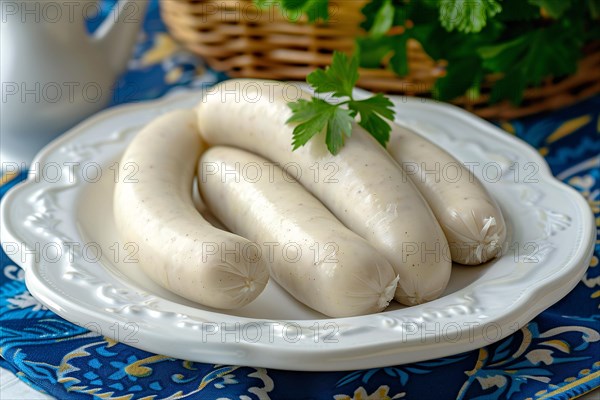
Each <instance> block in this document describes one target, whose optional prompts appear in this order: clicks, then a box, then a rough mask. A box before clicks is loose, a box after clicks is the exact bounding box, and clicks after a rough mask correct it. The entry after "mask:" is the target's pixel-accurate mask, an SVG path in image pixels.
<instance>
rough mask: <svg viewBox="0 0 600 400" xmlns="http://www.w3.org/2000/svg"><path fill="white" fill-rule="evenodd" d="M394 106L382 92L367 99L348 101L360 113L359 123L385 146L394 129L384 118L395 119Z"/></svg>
mask: <svg viewBox="0 0 600 400" xmlns="http://www.w3.org/2000/svg"><path fill="white" fill-rule="evenodd" d="M393 106H394V104H393V103H392V102H391V101H390V99H388V98H387V97H385V96H384V95H383V94H381V93H377V94H376V95H375V96H373V97H370V98H368V99H365V100H358V101H356V100H352V101H350V102H349V103H348V107H349V108H350V109H351V110H354V111H356V112H357V113H358V114H359V115H360V121H359V123H358V124H359V125H360V126H362V127H363V128H365V130H366V131H367V132H369V133H370V134H371V135H372V136H373V137H374V138H375V139H377V141H378V142H379V143H381V145H382V146H383V147H385V146H386V145H387V142H388V141H389V140H390V131H391V130H392V128H391V127H390V125H389V124H388V123H387V122H386V121H385V120H384V119H383V118H387V119H389V120H390V121H393V120H394V109H393ZM382 117H383V118H382Z"/></svg>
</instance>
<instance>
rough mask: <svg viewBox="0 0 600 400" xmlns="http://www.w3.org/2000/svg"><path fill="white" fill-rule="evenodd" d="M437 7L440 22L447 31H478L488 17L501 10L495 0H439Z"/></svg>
mask: <svg viewBox="0 0 600 400" xmlns="http://www.w3.org/2000/svg"><path fill="white" fill-rule="evenodd" d="M439 7H440V23H441V24H442V26H443V27H444V28H446V30H448V31H449V32H450V31H453V30H454V29H456V30H458V31H459V32H465V33H476V32H479V31H481V30H482V29H483V27H485V25H486V23H487V19H488V18H491V17H493V16H494V15H496V14H498V13H499V12H500V11H502V7H501V6H500V4H499V3H498V2H497V1H496V0H475V1H473V0H441V1H440V4H439Z"/></svg>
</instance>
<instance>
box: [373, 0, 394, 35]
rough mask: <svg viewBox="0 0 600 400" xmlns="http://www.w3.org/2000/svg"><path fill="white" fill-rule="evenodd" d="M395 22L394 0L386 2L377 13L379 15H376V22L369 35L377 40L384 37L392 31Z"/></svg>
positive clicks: (386, 0)
mask: <svg viewBox="0 0 600 400" xmlns="http://www.w3.org/2000/svg"><path fill="white" fill-rule="evenodd" d="M393 22H394V6H393V5H392V0H385V1H384V2H383V4H382V5H381V8H379V10H378V11H377V14H375V20H374V21H373V26H372V27H371V30H370V31H369V33H370V34H371V36H372V37H375V38H377V37H380V36H383V35H385V34H386V32H387V31H389V30H390V28H391V27H392V23H393Z"/></svg>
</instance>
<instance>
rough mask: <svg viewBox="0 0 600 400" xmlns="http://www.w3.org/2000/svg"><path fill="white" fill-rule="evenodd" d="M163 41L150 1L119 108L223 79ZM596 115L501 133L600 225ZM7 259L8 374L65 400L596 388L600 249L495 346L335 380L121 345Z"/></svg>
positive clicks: (500, 394) (1, 276) (591, 111)
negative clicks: (71, 313) (533, 154)
mask: <svg viewBox="0 0 600 400" xmlns="http://www.w3.org/2000/svg"><path fill="white" fill-rule="evenodd" d="M109 3H110V1H109V2H104V3H103V4H104V5H105V6H107V7H108V5H109ZM105 10H106V9H105ZM164 31H165V29H164V26H163V24H162V22H161V20H160V17H159V13H158V5H157V3H156V2H155V1H152V2H151V3H150V9H149V14H148V17H147V19H146V21H145V26H144V35H143V36H142V37H141V38H140V43H139V44H138V47H137V49H136V52H135V56H134V59H133V60H132V62H131V63H130V67H129V71H128V73H127V74H126V75H125V76H124V77H123V78H122V80H121V81H120V83H119V85H118V89H117V93H116V95H115V96H114V99H115V100H114V103H115V104H118V103H123V102H130V101H139V100H144V99H150V98H155V97H158V96H161V95H163V94H164V93H166V92H167V91H169V90H171V89H172V88H173V87H176V86H185V87H190V86H192V87H197V86H201V85H206V84H211V83H213V82H215V81H218V80H220V79H222V78H223V76H221V75H219V74H216V73H214V72H211V71H209V70H207V69H206V68H205V67H204V65H203V64H202V63H201V62H200V61H199V60H198V59H197V58H195V57H194V56H192V55H191V54H189V53H188V52H186V51H184V50H183V49H181V48H180V47H179V46H177V45H176V44H175V43H174V42H173V40H172V39H171V38H170V37H169V36H168V35H167V34H165V33H164ZM599 111H600V97H595V98H592V99H589V100H587V101H585V102H582V103H580V104H577V105H574V106H572V107H570V108H567V109H563V110H561V111H559V112H555V113H552V114H551V115H542V116H535V117H531V118H527V119H522V120H518V121H512V122H506V123H501V124H500V125H501V126H502V128H504V129H505V130H506V131H508V132H509V133H508V134H513V135H516V136H518V137H519V138H521V139H523V140H525V141H527V142H528V143H530V144H531V145H532V146H534V147H536V148H538V149H539V151H540V153H541V154H542V155H544V157H545V158H546V160H547V161H548V163H549V164H550V166H551V168H552V171H553V172H554V174H555V175H557V176H558V177H559V178H560V179H562V180H563V181H565V182H567V183H568V184H570V185H572V186H573V187H574V188H576V189H577V190H578V191H580V192H581V194H582V195H583V196H585V197H586V198H587V199H588V201H589V203H590V206H591V207H592V209H593V211H594V213H595V216H596V224H597V225H600V157H599V156H598V154H600V137H599V131H600V120H599ZM24 178H25V172H23V173H21V174H20V175H16V176H10V177H3V179H2V182H1V184H2V186H1V187H0V196H2V195H4V193H6V191H7V190H9V189H10V187H12V186H13V185H14V184H15V183H17V182H18V181H20V180H22V179H24ZM0 255H1V260H0V262H1V264H0V268H1V271H0V272H1V273H0V324H1V325H0V354H1V356H2V358H1V359H0V366H2V367H4V368H8V369H10V370H12V371H13V372H14V373H15V374H17V376H18V377H19V378H20V379H22V380H23V381H25V382H27V383H28V384H30V385H31V386H33V387H34V388H36V389H38V390H41V391H44V392H46V393H49V394H51V395H53V396H55V397H57V398H59V399H68V398H73V399H79V398H81V399H84V398H90V397H91V396H95V397H98V398H103V399H108V398H110V399H116V398H119V399H141V398H145V399H151V398H155V399H162V398H167V397H168V398H172V399H176V398H202V399H216V398H219V399H266V398H273V399H308V398H315V399H338V400H339V399H389V398H392V399H398V398H407V399H430V398H431V399H454V398H461V399H473V398H483V399H498V398H515V399H524V398H534V399H542V398H552V399H566V398H572V397H574V396H577V395H580V394H582V393H585V392H588V391H590V390H592V389H593V388H596V387H598V386H600V267H598V257H599V255H600V242H598V241H597V242H596V252H595V256H594V258H593V259H592V262H591V265H590V268H589V269H588V271H587V273H586V275H585V276H584V278H583V279H582V281H581V282H580V283H579V284H578V286H577V287H576V288H575V289H574V290H573V291H572V292H571V293H570V294H569V295H568V296H567V297H565V298H564V299H563V300H562V301H560V302H559V303H557V304H556V305H554V306H552V307H551V308H550V309H548V310H546V311H545V312H543V313H542V314H541V315H540V316H538V317H537V318H536V319H535V320H533V321H532V322H531V323H529V324H528V325H527V326H525V327H524V328H522V329H521V330H520V331H518V332H517V333H515V334H513V335H512V336H510V337H508V338H506V339H504V340H502V341H500V342H498V343H495V344H493V345H491V346H488V347H486V348H482V349H479V350H476V351H471V352H468V353H463V354H459V355H456V356H453V357H447V358H443V359H438V360H430V361H427V362H420V363H414V364H409V365H402V366H396V367H388V368H376V369H370V370H360V371H351V372H347V371H346V372H327V373H307V372H290V371H280V370H273V369H262V368H252V367H243V366H226V365H212V364H202V363H193V362H187V361H184V360H177V359H173V358H169V357H164V356H160V355H155V354H151V353H148V352H145V351H141V350H137V349H135V348H132V347H129V346H127V345H125V344H122V343H116V342H113V341H111V340H109V339H106V338H104V337H101V336H99V335H97V334H94V333H90V332H88V331H86V330H85V329H83V328H80V327H78V326H76V325H73V324H71V323H69V322H67V321H65V320H63V319H62V318H60V317H58V316H57V315H55V314H53V313H52V312H50V311H48V310H47V309H46V308H45V307H44V306H43V305H42V304H40V303H39V302H38V301H37V300H36V299H35V298H34V297H32V296H31V294H30V293H29V292H28V291H27V288H26V287H25V284H24V280H23V271H22V270H20V268H19V267H17V266H16V265H15V264H14V263H13V262H12V261H11V260H10V259H9V258H8V257H7V256H6V255H5V254H4V253H3V252H2V253H1V254H0ZM289 361H290V367H292V368H293V363H294V360H289ZM0 396H1V395H0Z"/></svg>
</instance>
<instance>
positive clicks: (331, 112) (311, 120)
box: [287, 52, 394, 154]
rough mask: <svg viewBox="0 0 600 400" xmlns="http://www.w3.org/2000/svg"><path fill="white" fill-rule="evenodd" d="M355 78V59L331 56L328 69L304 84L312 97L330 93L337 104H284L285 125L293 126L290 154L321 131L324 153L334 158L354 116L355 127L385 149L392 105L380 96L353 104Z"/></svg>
mask: <svg viewBox="0 0 600 400" xmlns="http://www.w3.org/2000/svg"><path fill="white" fill-rule="evenodd" d="M358 78H359V74H358V59H357V58H356V57H352V58H350V59H349V58H348V57H347V56H346V54H344V53H340V52H335V53H334V54H333V61H332V63H331V65H330V66H329V67H327V68H326V69H324V70H323V69H317V70H315V71H313V72H312V73H310V74H309V75H308V77H307V78H306V81H307V82H308V83H309V84H310V85H311V86H312V88H313V89H314V91H315V92H316V93H331V94H332V96H334V97H336V98H337V100H339V101H338V102H336V103H335V104H334V103H330V102H327V101H325V100H323V99H320V98H316V97H315V98H313V99H311V100H304V99H301V100H298V101H296V102H293V103H289V104H288V106H289V107H290V109H291V110H292V116H291V117H290V118H289V119H288V121H287V122H288V123H292V124H294V123H295V124H297V125H296V127H295V128H294V134H293V140H292V146H293V149H294V150H296V149H298V148H299V147H301V146H304V145H305V144H306V143H308V141H309V140H310V139H312V138H313V137H314V136H315V135H316V134H317V133H320V132H323V131H324V130H325V131H326V135H325V143H326V144H327V149H328V150H329V152H330V153H331V154H337V153H338V152H339V151H340V149H341V148H342V147H343V146H344V140H345V139H346V138H349V137H350V136H351V135H352V122H353V121H354V120H355V118H356V117H357V116H359V117H360V119H359V121H358V124H359V125H360V126H362V127H363V128H364V129H365V130H366V131H367V132H369V133H370V134H371V135H372V136H373V137H374V138H375V139H377V141H378V142H379V143H381V145H382V146H384V147H385V146H386V144H387V142H388V140H389V139H390V130H391V127H390V125H389V124H388V123H387V122H386V121H385V119H388V120H390V121H393V120H394V110H393V108H392V107H393V103H392V102H391V101H390V100H389V99H388V98H387V97H385V96H384V95H382V94H381V93H378V94H376V95H374V96H372V97H369V98H367V99H364V100H356V99H355V98H354V96H353V94H352V89H353V88H354V86H355V85H356V82H357V81H358ZM384 118H385V119H384Z"/></svg>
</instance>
